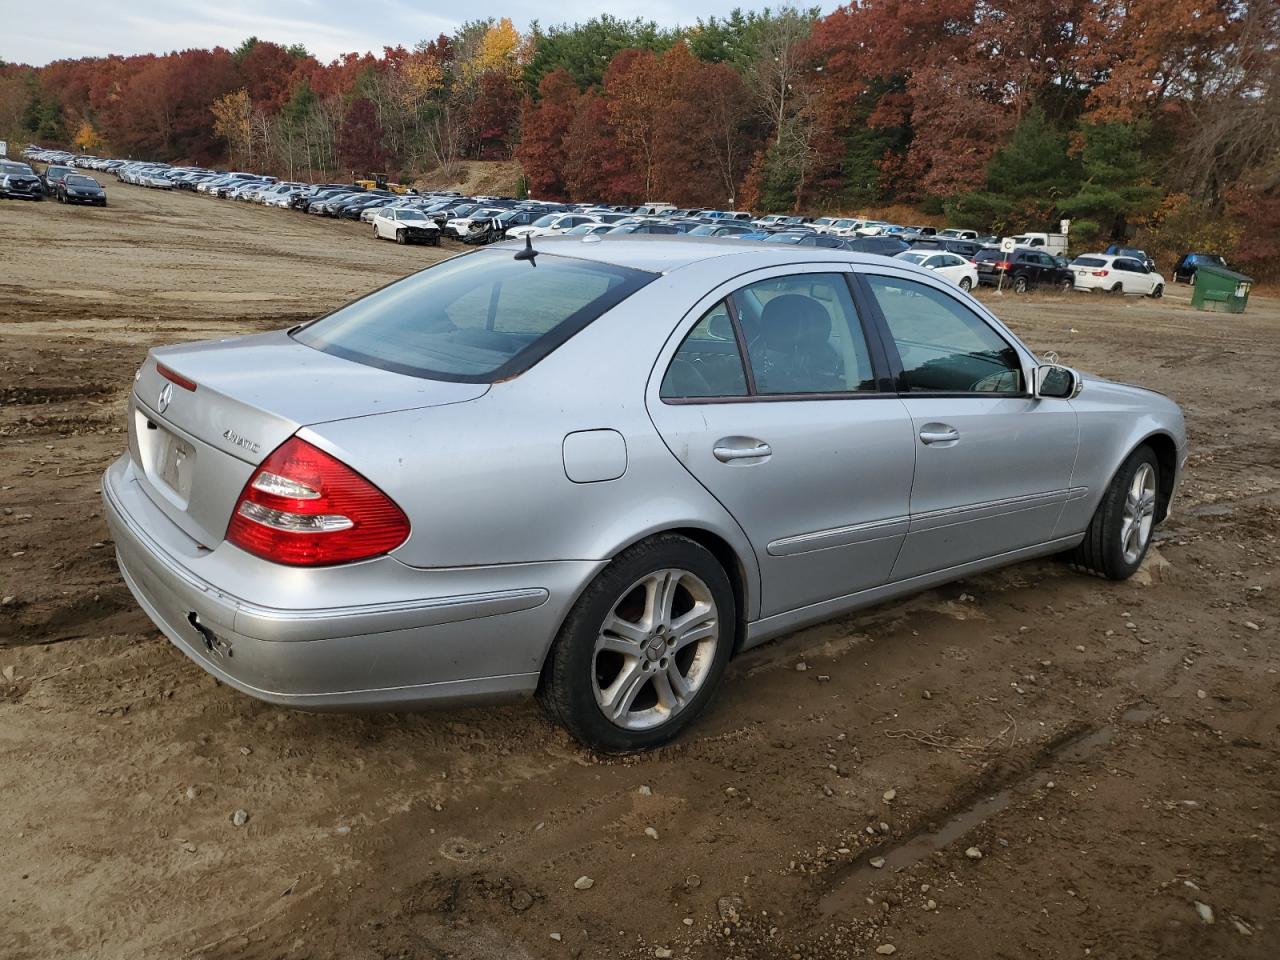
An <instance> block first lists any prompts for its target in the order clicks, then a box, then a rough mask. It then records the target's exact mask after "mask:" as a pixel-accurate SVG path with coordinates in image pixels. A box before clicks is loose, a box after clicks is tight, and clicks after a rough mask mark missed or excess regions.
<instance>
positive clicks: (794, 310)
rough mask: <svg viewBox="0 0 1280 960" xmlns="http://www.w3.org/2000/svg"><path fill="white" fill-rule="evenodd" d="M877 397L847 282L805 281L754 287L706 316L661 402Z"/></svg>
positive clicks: (679, 357) (675, 365)
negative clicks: (873, 394) (850, 395)
mask: <svg viewBox="0 0 1280 960" xmlns="http://www.w3.org/2000/svg"><path fill="white" fill-rule="evenodd" d="M735 321H736V323H735ZM740 344H741V345H744V346H745V348H746V363H745V364H744V362H743V354H742V349H741V346H740ZM875 389H876V382H875V379H874V375H873V373H872V367H871V357H870V353H869V352H868V350H867V344H866V340H865V339H864V338H863V334H862V327H861V324H860V323H859V321H858V316H857V313H856V311H855V309H854V305H853V298H852V297H851V296H850V294H849V286H848V282H847V281H846V279H845V276H844V275H843V274H827V273H806V274H796V275H793V276H787V277H775V278H773V279H769V280H761V281H758V282H756V283H753V284H750V285H749V286H746V287H743V288H741V289H740V290H737V291H735V292H734V293H733V295H732V296H731V298H730V299H729V300H728V301H721V302H720V303H717V304H716V305H715V306H714V307H712V308H711V309H710V310H709V311H707V313H706V314H704V315H703V317H702V319H701V320H699V321H698V323H697V325H696V326H695V327H694V328H693V330H692V331H690V333H689V335H688V336H687V337H686V338H685V340H684V342H683V343H682V344H681V345H680V349H679V350H677V351H676V354H675V356H674V357H673V358H672V360H671V365H670V366H669V367H668V368H667V372H666V374H665V375H664V377H663V380H662V387H661V390H660V395H661V396H662V398H663V399H664V400H696V399H699V398H711V397H754V396H771V397H782V396H785V397H794V398H797V399H803V398H804V397H805V396H807V395H814V394H819V395H826V396H830V395H833V394H846V393H857V392H868V391H874V390H875Z"/></svg>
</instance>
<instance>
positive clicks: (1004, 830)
mask: <svg viewBox="0 0 1280 960" xmlns="http://www.w3.org/2000/svg"><path fill="white" fill-rule="evenodd" d="M108 188H109V190H110V194H111V200H112V205H111V206H110V207H108V208H107V209H105V210H95V209H68V208H65V207H61V206H58V205H56V204H52V203H44V204H21V203H18V202H4V203H0V250H2V251H3V254H2V255H0V450H2V451H3V456H0V508H2V511H0V595H3V596H4V597H5V598H6V599H4V601H3V603H4V605H3V606H2V607H0V672H2V673H0V956H3V957H4V958H5V960H20V958H50V960H52V958H57V960H67V958H78V957H93V958H103V960H105V958H129V960H137V958H153V957H154V958H164V960H174V958H181V957H196V958H210V960H212V958H268V957H270V958H275V957H287V958H304V957H306V958H329V957H342V958H356V960H366V958H383V957H404V958H415V960H416V958H433V960H434V958H445V957H451V958H481V957H492V958H503V960H506V958H521V957H536V958H565V957H584V958H599V957H620V958H625V957H636V958H639V957H664V956H674V957H691V958H713V957H715V958H720V957H724V958H728V957H735V958H750V960H757V958H775V957H778V958H787V957H800V958H815V960H816V958H843V957H857V956H864V955H867V956H876V955H883V954H887V953H889V952H891V951H890V950H889V946H888V945H892V946H893V947H894V948H896V953H897V954H898V955H900V956H903V957H920V958H929V960H937V958H950V957H956V958H979V957H980V958H984V960H986V958H1019V960H1021V958H1059V957H1062V958H1079V957H1086V956H1089V957H1100V958H1124V957H1155V956H1160V957H1179V958H1183V957H1185V958H1197V960H1200V958H1204V957H1210V958H1218V957H1232V958H1237V957H1240V958H1250V957H1257V958H1263V957H1267V958H1272V957H1275V956H1276V955H1277V954H1276V951H1277V944H1280V838H1278V837H1277V828H1278V827H1280V763H1278V761H1280V738H1278V737H1277V732H1278V726H1280V696H1278V694H1280V675H1278V674H1277V669H1278V668H1280V655H1278V651H1277V631H1276V624H1277V623H1278V622H1280V604H1278V603H1277V597H1278V596H1280V592H1278V591H1280V582H1278V578H1277V568H1276V563H1277V553H1278V552H1280V545H1278V543H1277V536H1278V535H1280V433H1278V432H1277V430H1276V426H1275V412H1276V399H1277V397H1276V388H1275V381H1276V370H1277V369H1278V368H1280V336H1278V333H1277V326H1278V324H1280V302H1277V301H1275V300H1265V299H1261V298H1255V301H1254V303H1253V304H1252V305H1251V308H1250V311H1249V313H1248V314H1246V315H1245V316H1243V317H1226V316H1221V315H1214V314H1200V313H1195V312H1192V311H1191V310H1190V309H1189V307H1188V306H1187V303H1186V299H1185V289H1186V288H1180V289H1179V290H1177V291H1171V292H1170V295H1169V296H1168V297H1166V299H1165V300H1163V301H1160V302H1153V301H1141V302H1139V301H1125V302H1118V301H1116V300H1112V299H1103V298H1100V297H1095V298H1089V297H1087V296H1083V295H1077V296H1066V297H1048V296H1045V297H1038V296H1033V297H1026V298H1015V297H1012V296H1006V297H1004V298H1003V299H1002V300H1000V301H999V304H998V306H997V310H998V312H999V313H1000V314H1001V315H1002V316H1004V317H1006V318H1007V319H1009V320H1010V321H1011V323H1012V324H1013V326H1014V327H1015V328H1016V329H1017V330H1018V331H1019V332H1020V333H1021V334H1022V335H1023V336H1024V337H1025V338H1026V339H1027V340H1028V342H1029V343H1030V344H1031V345H1032V346H1033V347H1035V348H1037V349H1040V350H1047V349H1056V350H1058V351H1059V352H1060V354H1061V356H1062V359H1063V361H1064V362H1066V363H1070V364H1073V365H1076V366H1080V367H1083V368H1085V369H1088V370H1094V371H1097V372H1099V373H1101V374H1104V375H1108V376H1112V377H1115V378H1118V379H1121V380H1126V381H1135V382H1141V383H1144V384H1147V385H1150V386H1152V387H1155V388H1156V389H1159V390H1162V391H1165V392H1167V393H1169V394H1171V395H1172V396H1174V397H1175V398H1176V399H1177V400H1178V401H1180V402H1181V403H1182V404H1183V406H1184V408H1185V410H1186V412H1187V416H1188V421H1189V425H1190V431H1191V438H1192V442H1193V448H1194V456H1193V458H1192V461H1191V466H1190V473H1189V477H1188V479H1187V482H1186V484H1185V486H1184V488H1183V491H1182V497H1181V500H1180V501H1179V502H1178V503H1177V505H1176V509H1175V513H1174V516H1173V519H1172V520H1171V522H1170V523H1169V524H1167V525H1166V526H1165V527H1164V528H1163V530H1162V531H1161V532H1160V534H1159V537H1160V539H1159V542H1158V545H1157V548H1156V549H1154V550H1153V551H1152V555H1151V558H1150V559H1149V560H1148V562H1147V565H1146V567H1145V568H1144V569H1143V570H1142V571H1141V572H1140V574H1139V576H1138V577H1136V578H1135V579H1134V580H1132V581H1130V582H1128V583H1124V584H1110V583H1104V582H1101V581H1097V580H1091V579H1087V578H1084V577H1082V576H1080V575H1078V574H1076V573H1074V572H1072V571H1071V570H1070V569H1068V568H1066V567H1065V566H1063V565H1061V564H1058V563H1055V562H1040V563H1031V564H1024V565H1021V566H1017V567H1014V568H1011V569H1008V570H1005V571H1003V572H999V573H995V574H991V575H988V576H982V577H978V578H975V579H972V580H969V581H966V582H963V583H957V584H954V585H952V586H949V587H946V588H944V589H940V590H935V591H932V592H930V593H927V594H924V595H922V596H919V597H916V598H914V599H911V600H908V601H905V602H901V603H896V604H892V605H889V606H885V607H881V608H878V609H875V610H871V611H868V612H866V613H863V614H861V615H858V616H854V617H849V618H846V619H843V620H839V621H835V622H832V623H829V624H826V625H824V626H821V627H818V628H814V629H810V630H806V631H803V632H801V633H798V634H795V635H793V636H791V637H788V638H786V639H784V640H781V641H779V642H777V643H774V644H771V645H769V646H767V647H765V648H762V649H759V650H757V651H753V652H752V653H750V654H748V655H746V656H744V657H742V658H741V659H739V660H738V661H737V662H736V663H735V664H734V666H733V668H732V670H731V676H730V679H729V682H728V683H727V684H726V686H725V688H724V690H723V693H722V696H721V698H720V700H719V702H718V703H717V704H716V706H715V707H714V708H713V710H712V711H711V713H710V715H709V716H708V717H707V718H706V719H705V720H704V721H703V722H702V723H700V724H699V725H697V726H696V728H695V729H694V730H693V731H692V732H691V733H690V735H688V736H687V737H686V738H685V739H683V740H682V741H681V742H680V743H678V744H676V745H674V746H672V747H670V748H668V749H664V750H661V751H659V752H656V753H654V754H651V755H647V756H642V757H634V758H628V759H624V760H618V759H603V758H600V757H595V756H592V755H591V754H589V753H586V752H584V751H583V750H581V749H579V748H578V747H577V746H575V745H574V744H573V743H572V742H571V741H570V740H569V739H568V738H567V737H566V736H565V735H564V734H562V733H561V732H560V731H559V730H557V729H556V728H554V727H552V726H551V725H550V724H549V723H548V722H547V721H546V720H544V719H543V717H542V716H541V714H540V713H539V712H538V711H537V709H536V708H535V707H534V706H533V705H532V704H519V705H514V706H509V707H503V708H494V709H484V710H472V711H467V712H452V713H428V714H417V715H410V716H405V715H372V716H358V717H350V716H335V715H309V714H303V713H293V712H288V711H284V710H280V709H276V708H272V707H268V706H264V705H261V704H258V703H256V702H254V701H252V700H250V699H248V698H247V697H244V696H242V695H240V694H238V693H235V692H233V691H231V690H229V689H227V688H226V687H223V686H219V685H218V684H216V683H215V682H214V681H213V680H211V679H210V678H208V677H207V676H206V675H205V674H204V673H203V672H202V671H201V670H200V669H199V668H198V667H196V666H195V665H194V664H192V663H190V662H189V661H187V660H186V659H185V658H184V657H183V656H181V655H180V654H179V653H178V652H177V651H175V650H174V649H172V648H171V646H170V645H169V644H168V642H167V641H165V640H164V639H163V638H162V637H161V636H160V635H159V634H158V633H157V632H156V630H155V629H153V628H152V627H151V625H150V624H149V622H148V621H147V619H146V618H145V617H144V616H143V614H142V613H141V612H140V611H138V610H137V609H136V608H135V606H134V604H133V603H132V601H131V598H130V596H129V594H128V592H127V590H126V589H125V587H124V586H123V584H122V583H121V581H120V579H119V577H118V575H117V573H116V570H115V567H114V562H113V556H112V549H111V545H110V543H109V542H108V535H107V531H106V528H105V526H104V524H103V521H102V518H101V510H100V507H99V500H98V478H99V475H100V474H101V472H102V470H103V469H104V468H105V467H106V465H107V464H108V463H109V462H110V460H111V459H112V458H114V457H115V456H117V455H118V453H119V451H120V450H121V448H122V447H123V445H124V442H125V440H124V436H123V435H122V429H123V424H124V416H123V412H124V403H125V397H126V395H127V390H128V389H129V386H130V382H131V375H132V373H133V370H134V369H135V367H136V366H137V364H138V363H139V362H140V361H141V359H142V358H143V356H144V353H145V351H146V350H147V348H148V347H149V346H151V345H153V344H161V343H165V342H171V341H175V340H183V339H198V338H208V337H217V336H224V335H231V334H237V333H241V332H245V331H254V330H265V329H269V328H275V327H282V326H285V325H288V324H290V323H293V322H295V321H296V320H298V319H302V318H305V317H307V316H310V315H314V314H315V313H317V312H319V311H321V310H324V309H326V308H329V307H332V306H334V305H337V304H339V303H341V302H343V301H344V300H346V299H348V298H350V297H351V296H353V295H355V294H358V293H361V292H363V291H365V290H368V289H370V288H371V287H374V286H377V285H379V284H381V283H384V282H385V281H387V280H389V279H391V278H393V277H396V276H399V275H402V274H404V273H407V272H409V271H411V270H413V269H414V268H415V267H417V266H418V265H421V264H424V263H426V262H428V261H430V260H432V259H433V258H434V257H436V256H439V255H442V252H438V251H435V250H430V249H426V248H401V247H397V246H395V245H394V244H389V243H376V242H374V241H373V240H371V239H370V238H369V237H368V235H367V230H366V229H365V228H363V227H362V226H360V227H358V226H356V225H349V224H335V223H334V222H332V221H327V220H326V221H324V222H317V221H318V218H314V217H304V216H301V215H297V214H288V213H284V212H280V211H268V210H263V209H260V208H250V207H247V206H244V205H242V204H236V203H231V202H218V201H215V200H210V199H206V198H204V197H196V196H192V195H190V194H177V195H166V194H161V193H158V192H154V191H146V190H143V189H141V188H133V187H127V186H124V185H116V184H115V182H114V180H109V181H108ZM448 252H450V251H449V250H448V249H446V250H445V251H443V253H446V254H447V253H448ZM10 598H11V599H10ZM802 664H803V665H804V666H805V667H806V669H803V670H801V669H800V666H801V665H802ZM237 810H244V811H247V813H248V817H249V819H248V822H247V823H246V824H245V825H243V826H239V827H237V826H235V825H234V824H233V823H232V815H233V813H234V812H235V811H237ZM650 827H651V828H653V829H654V830H656V832H657V836H656V838H654V837H652V836H651V835H649V834H646V828H650ZM971 848H976V850H977V851H979V852H980V853H981V857H980V858H976V857H973V856H971V855H967V853H966V851H969V850H970V849H971ZM878 857H884V858H885V862H884V864H883V866H882V867H880V868H876V867H875V866H874V865H873V864H875V863H879V862H880V861H879V860H878V859H876V860H873V859H872V858H878ZM582 876H589V877H591V878H592V879H593V880H594V885H593V886H591V887H590V889H586V890H578V889H575V886H574V882H575V880H577V879H578V878H579V877H582ZM1197 904H1200V905H1203V906H1198V905H1197ZM1210 911H1211V912H1210ZM877 948H879V950H877ZM668 950H670V951H671V953H667V952H666V951H668Z"/></svg>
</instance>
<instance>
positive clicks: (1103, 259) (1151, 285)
mask: <svg viewBox="0 0 1280 960" xmlns="http://www.w3.org/2000/svg"><path fill="white" fill-rule="evenodd" d="M1071 272H1072V273H1073V274H1074V275H1075V287H1076V289H1077V290H1090V291H1092V290H1104V291H1106V292H1107V293H1114V294H1117V295H1120V294H1126V293H1128V294H1133V295H1136V296H1140V297H1161V296H1163V295H1164V277H1162V276H1161V275H1160V274H1158V273H1156V272H1155V271H1154V270H1149V269H1147V265H1146V264H1145V263H1143V262H1142V261H1141V260H1136V259H1134V258H1132V257H1113V256H1111V255H1110V254H1106V253H1086V254H1082V255H1081V256H1078V257H1076V258H1075V259H1074V260H1072V261H1071Z"/></svg>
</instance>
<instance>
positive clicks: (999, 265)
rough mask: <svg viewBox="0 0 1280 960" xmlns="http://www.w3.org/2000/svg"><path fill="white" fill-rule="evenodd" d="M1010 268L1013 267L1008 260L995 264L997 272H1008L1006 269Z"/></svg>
mask: <svg viewBox="0 0 1280 960" xmlns="http://www.w3.org/2000/svg"><path fill="white" fill-rule="evenodd" d="M1012 266H1013V264H1012V263H1011V262H1010V261H1008V260H1001V261H1000V262H999V263H997V264H996V269H997V270H1008V269H1009V268H1010V267H1012Z"/></svg>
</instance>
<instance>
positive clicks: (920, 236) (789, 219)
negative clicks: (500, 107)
mask: <svg viewBox="0 0 1280 960" xmlns="http://www.w3.org/2000/svg"><path fill="white" fill-rule="evenodd" d="M26 154H27V156H29V157H31V158H32V159H36V160H41V161H43V162H45V163H48V164H50V167H49V171H54V172H55V173H56V176H63V175H65V173H66V172H74V171H73V170H72V168H73V167H88V168H91V169H96V170H102V171H104V172H110V173H114V174H115V176H116V177H117V178H118V179H119V180H120V181H121V182H123V183H128V184H133V185H137V186H144V187H149V188H152V189H159V190H190V191H192V192H194V193H200V194H205V195H208V196H212V197H218V198H220V199H224V200H225V199H232V200H240V201H243V202H249V203H258V204H262V205H264V206H272V207H277V208H280V209H286V210H293V211H297V212H301V213H306V214H309V215H313V216H324V217H332V218H335V219H342V220H355V221H361V222H364V223H367V224H369V225H370V228H371V234H372V236H373V237H374V238H375V239H378V240H390V241H395V242H397V243H402V244H407V243H426V244H432V245H438V244H439V243H440V241H441V239H442V238H445V239H449V240H454V241H458V242H461V243H466V244H488V243H494V242H497V241H499V240H506V239H520V238H524V237H529V238H531V239H532V238H536V237H543V236H578V237H592V236H606V235H620V234H621V235H626V234H657V235H666V236H680V235H684V236H690V237H709V238H714V239H721V240H734V241H762V242H769V243H775V244H785V245H792V246H797V247H822V248H828V249H840V250H851V251H857V252H861V253H875V254H880V255H883V256H897V257H901V258H903V259H905V260H909V261H911V262H912V263H915V264H918V265H920V266H922V267H925V268H926V269H930V270H935V271H937V272H938V273H940V274H941V275H943V276H946V277H948V278H949V279H951V280H953V281H954V282H955V283H956V284H957V285H959V286H960V287H961V288H963V289H965V290H969V289H972V288H973V287H976V286H979V285H987V286H996V287H1000V288H1008V289H1010V290H1012V291H1014V292H1016V293H1021V292H1024V291H1026V290H1028V289H1031V288H1034V287H1049V288H1056V289H1061V290H1072V289H1078V290H1090V291H1092V290H1102V291H1105V292H1108V293H1114V294H1133V295H1141V296H1151V297H1160V296H1161V295H1162V294H1163V293H1164V288H1165V283H1166V281H1165V278H1164V277H1163V276H1162V275H1161V274H1160V273H1158V272H1157V271H1156V269H1155V262H1154V260H1152V258H1151V257H1149V256H1148V255H1147V254H1146V252H1145V251H1142V250H1138V249H1133V248H1128V247H1121V246H1118V245H1113V246H1110V247H1108V248H1107V249H1106V250H1105V251H1103V252H1101V253H1088V254H1083V255H1081V256H1077V257H1076V258H1075V259H1074V260H1070V261H1068V260H1067V258H1066V257H1065V256H1063V254H1065V252H1066V244H1067V237H1066V236H1065V235H1063V234H1054V233H1034V232H1032V233H1025V234H1019V235H1016V236H1014V237H1013V238H1012V249H1008V247H1009V246H1010V243H1009V242H1008V240H1006V241H1005V242H1004V243H1003V244H1002V242H1001V238H999V237H997V236H994V235H983V234H981V233H979V232H978V231H976V230H968V229H962V228H946V229H938V228H936V227H932V226H928V225H902V224H894V223H888V222H886V221H883V220H875V219H866V218H854V217H808V216H802V215H796V214H768V215H766V216H756V215H754V214H752V213H750V212H748V211H745V210H712V209H700V208H677V207H675V206H674V205H672V204H667V203H649V204H642V205H639V206H629V205H608V204H584V203H578V204H568V203H557V202H550V201H540V200H531V199H525V200H517V199H514V198H511V197H493V196H463V195H462V194H459V193H457V192H454V191H425V192H421V193H420V192H418V191H415V190H411V189H405V188H402V187H398V186H397V187H396V188H395V189H391V188H382V187H379V186H377V185H376V183H374V182H372V181H364V182H360V183H302V182H295V181H281V180H279V179H277V178H275V177H271V176H267V175H264V174H256V173H250V172H243V171H233V172H224V171H217V170H210V169H207V168H204V167H195V166H172V165H170V164H165V163H155V162H147V161H130V160H118V159H105V158H100V157H85V156H77V155H73V154H69V153H66V152H65V151H56V150H46V149H42V148H39V147H29V148H28V150H27V151H26ZM23 166H25V165H23ZM27 169H28V170H29V169H30V168H29V167H28V168H27ZM49 171H46V175H45V178H46V180H49V179H50V174H49ZM102 202H103V203H105V193H103V195H102ZM1202 262H1217V263H1222V262H1223V261H1222V258H1221V257H1217V256H1216V255H1213V254H1205V253H1188V254H1187V255H1186V256H1185V257H1183V258H1182V260H1181V261H1180V262H1179V264H1178V267H1177V268H1176V269H1175V271H1174V279H1175V280H1186V281H1188V282H1191V281H1193V280H1194V275H1195V268H1196V266H1197V264H1199V263H1202Z"/></svg>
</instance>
